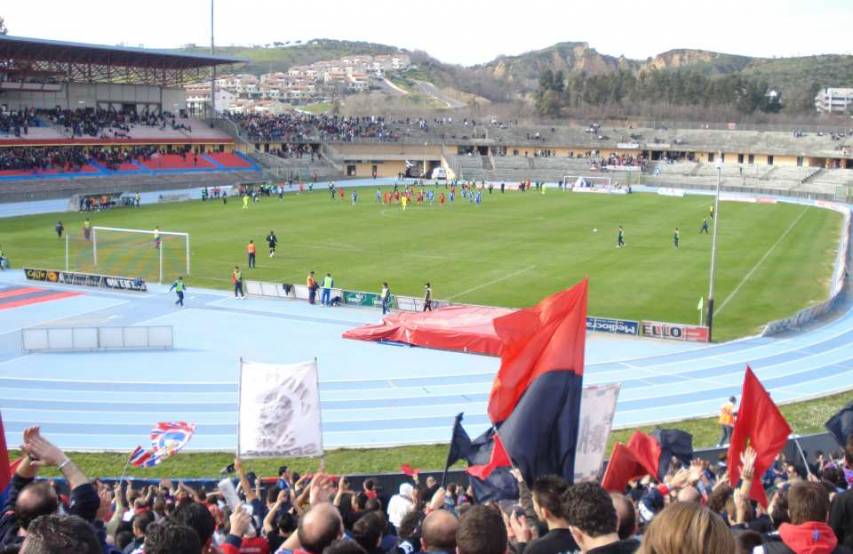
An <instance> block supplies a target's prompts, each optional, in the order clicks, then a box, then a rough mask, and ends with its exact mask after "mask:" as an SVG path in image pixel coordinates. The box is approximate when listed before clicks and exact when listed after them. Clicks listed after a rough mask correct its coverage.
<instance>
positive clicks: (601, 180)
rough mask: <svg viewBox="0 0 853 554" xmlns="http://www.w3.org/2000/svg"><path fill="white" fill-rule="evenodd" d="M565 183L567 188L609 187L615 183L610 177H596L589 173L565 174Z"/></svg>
mask: <svg viewBox="0 0 853 554" xmlns="http://www.w3.org/2000/svg"><path fill="white" fill-rule="evenodd" d="M563 183H565V185H566V188H567V189H573V188H608V187H610V186H611V185H612V184H613V181H612V180H611V179H610V177H602V176H601V175H596V176H594V177H591V176H589V175H565V176H564V177H563Z"/></svg>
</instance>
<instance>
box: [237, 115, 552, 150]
mask: <svg viewBox="0 0 853 554" xmlns="http://www.w3.org/2000/svg"><path fill="white" fill-rule="evenodd" d="M229 117H230V119H231V120H232V121H234V122H235V123H236V124H238V125H239V126H240V128H241V129H242V131H243V132H244V133H245V134H246V136H247V137H248V138H249V139H250V140H254V141H273V142H279V141H281V142H292V143H299V142H324V141H330V142H352V141H355V140H363V139H372V140H378V141H383V142H395V141H399V140H401V139H402V138H403V137H422V136H424V135H428V134H430V133H434V134H437V136H438V138H441V139H442V140H453V139H485V138H488V133H487V128H489V127H497V128H500V129H507V128H509V127H511V126H514V125H517V124H518V122H517V121H515V122H512V121H500V120H497V119H491V120H485V121H478V120H475V119H468V118H462V119H456V120H455V121H454V119H453V118H452V117H435V118H432V119H425V118H410V117H407V118H400V119H393V118H387V117H384V116H364V117H343V116H338V115H327V114H323V115H312V114H307V113H291V112H288V113H283V114H279V115H272V114H230V115H229ZM445 128H449V129H450V131H447V132H445V131H444V129H445ZM457 130H459V131H460V132H463V133H464V134H463V135H459V136H457V135H456V134H455V131H457ZM538 135H539V133H536V138H539V137H538ZM528 139H529V140H533V137H531V135H530V134H529V133H528Z"/></svg>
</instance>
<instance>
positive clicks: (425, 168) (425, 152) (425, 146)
mask: <svg viewBox="0 0 853 554" xmlns="http://www.w3.org/2000/svg"><path fill="white" fill-rule="evenodd" d="M428 144H429V143H428V142H425V143H424V180H426V179H427V145H428Z"/></svg>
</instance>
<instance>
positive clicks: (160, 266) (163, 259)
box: [65, 227, 190, 283]
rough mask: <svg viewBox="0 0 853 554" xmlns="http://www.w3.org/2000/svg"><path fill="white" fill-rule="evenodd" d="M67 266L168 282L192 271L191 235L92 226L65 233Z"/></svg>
mask: <svg viewBox="0 0 853 554" xmlns="http://www.w3.org/2000/svg"><path fill="white" fill-rule="evenodd" d="M65 240H66V242H65V268H66V270H68V271H79V272H82V273H100V274H103V275H120V276H123V277H139V278H142V279H144V280H146V281H149V282H160V283H163V282H168V281H171V280H174V279H177V278H178V276H180V275H189V273H190V235H189V233H176V232H172V231H158V230H154V229H123V228H119V227H92V228H91V231H90V232H89V233H88V236H86V233H85V232H84V231H77V232H71V233H68V234H66V235H65Z"/></svg>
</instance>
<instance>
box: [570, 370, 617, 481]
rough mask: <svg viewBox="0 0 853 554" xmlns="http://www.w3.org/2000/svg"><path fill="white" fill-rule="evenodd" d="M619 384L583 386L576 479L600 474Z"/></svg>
mask: <svg viewBox="0 0 853 554" xmlns="http://www.w3.org/2000/svg"><path fill="white" fill-rule="evenodd" d="M619 388H620V385H619V384H618V383H613V384H609V385H588V386H585V387H584V388H583V393H582V396H581V415H580V423H579V424H578V444H577V449H576V450H575V483H578V482H580V481H589V480H592V479H597V478H598V474H599V471H601V465H602V464H603V463H604V456H605V454H606V450H607V439H608V438H609V437H610V429H611V428H612V427H613V416H614V415H615V414H616V401H617V400H618V398H619Z"/></svg>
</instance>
